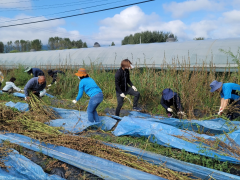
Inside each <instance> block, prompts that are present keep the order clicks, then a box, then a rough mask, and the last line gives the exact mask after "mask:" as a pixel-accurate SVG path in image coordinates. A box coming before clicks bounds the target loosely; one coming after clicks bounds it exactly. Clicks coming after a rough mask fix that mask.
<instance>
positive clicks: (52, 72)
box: [48, 69, 65, 87]
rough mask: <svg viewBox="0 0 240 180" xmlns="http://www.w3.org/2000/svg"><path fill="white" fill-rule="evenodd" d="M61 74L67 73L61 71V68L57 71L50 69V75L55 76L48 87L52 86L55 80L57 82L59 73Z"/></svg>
mask: <svg viewBox="0 0 240 180" xmlns="http://www.w3.org/2000/svg"><path fill="white" fill-rule="evenodd" d="M58 73H59V74H63V75H65V73H64V72H62V71H60V70H56V71H53V70H51V69H50V70H48V75H49V76H51V77H52V78H53V80H52V82H51V84H49V85H48V87H50V86H52V84H53V83H54V82H55V84H56V83H57V81H56V80H57V75H58Z"/></svg>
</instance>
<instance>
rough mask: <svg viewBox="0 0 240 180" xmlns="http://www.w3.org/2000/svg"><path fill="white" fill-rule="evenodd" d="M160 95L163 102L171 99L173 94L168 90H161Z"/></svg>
mask: <svg viewBox="0 0 240 180" xmlns="http://www.w3.org/2000/svg"><path fill="white" fill-rule="evenodd" d="M162 95H163V99H164V100H169V99H172V98H173V96H174V92H173V91H172V90H171V89H170V88H167V89H164V90H163V92H162Z"/></svg>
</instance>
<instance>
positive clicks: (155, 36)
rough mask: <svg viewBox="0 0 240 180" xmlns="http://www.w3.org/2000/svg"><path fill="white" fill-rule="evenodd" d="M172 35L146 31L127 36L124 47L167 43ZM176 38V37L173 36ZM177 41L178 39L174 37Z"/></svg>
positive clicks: (123, 43)
mask: <svg viewBox="0 0 240 180" xmlns="http://www.w3.org/2000/svg"><path fill="white" fill-rule="evenodd" d="M170 34H171V33H169V32H166V33H165V32H162V31H144V32H141V33H135V34H134V35H132V34H130V35H129V36H125V37H124V38H123V40H122V45H125V44H140V42H141V43H155V42H166V40H167V38H168V36H169V35H170ZM173 36H174V35H173ZM174 37H175V39H176V40H177V37H176V36H174Z"/></svg>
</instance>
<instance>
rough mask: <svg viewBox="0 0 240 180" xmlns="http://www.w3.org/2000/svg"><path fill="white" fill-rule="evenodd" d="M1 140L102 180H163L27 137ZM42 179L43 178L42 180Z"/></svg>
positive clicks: (11, 134) (1, 135)
mask: <svg viewBox="0 0 240 180" xmlns="http://www.w3.org/2000/svg"><path fill="white" fill-rule="evenodd" d="M0 139H1V140H8V141H10V142H11V143H15V144H19V145H21V146H23V147H25V148H28V149H31V150H33V151H41V153H43V154H45V155H47V156H50V157H53V158H56V159H58V160H61V161H63V162H65V163H68V164H71V165H73V166H75V167H78V168H80V169H82V170H85V171H87V172H89V173H92V174H95V175H97V176H98V177H101V178H103V179H110V180H112V179H124V180H125V179H131V180H133V179H139V178H140V177H141V178H140V179H142V180H145V179H146V180H149V179H153V180H155V179H156V180H157V179H158V180H163V179H164V178H161V177H158V176H154V175H152V174H148V173H145V172H142V171H139V170H136V169H133V168H130V167H127V166H124V165H121V164H118V163H115V162H112V161H109V160H106V159H103V158H99V157H95V156H92V155H89V154H86V153H83V152H79V151H76V150H73V149H70V148H66V147H62V146H55V145H51V144H48V145H46V144H44V143H40V142H39V141H37V140H33V139H31V138H29V137H27V136H23V135H19V134H14V133H7V134H0ZM43 179H44V178H43Z"/></svg>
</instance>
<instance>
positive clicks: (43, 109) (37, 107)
mask: <svg viewBox="0 0 240 180" xmlns="http://www.w3.org/2000/svg"><path fill="white" fill-rule="evenodd" d="M28 105H29V109H30V113H33V114H36V115H43V116H44V118H38V121H40V122H43V123H45V122H49V120H52V119H58V118H61V117H60V115H59V114H58V113H56V112H55V111H54V110H53V109H52V108H51V107H49V106H48V105H47V104H46V103H45V102H44V101H43V100H42V99H41V98H39V97H37V96H36V95H34V94H33V93H30V100H29V101H28Z"/></svg>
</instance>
